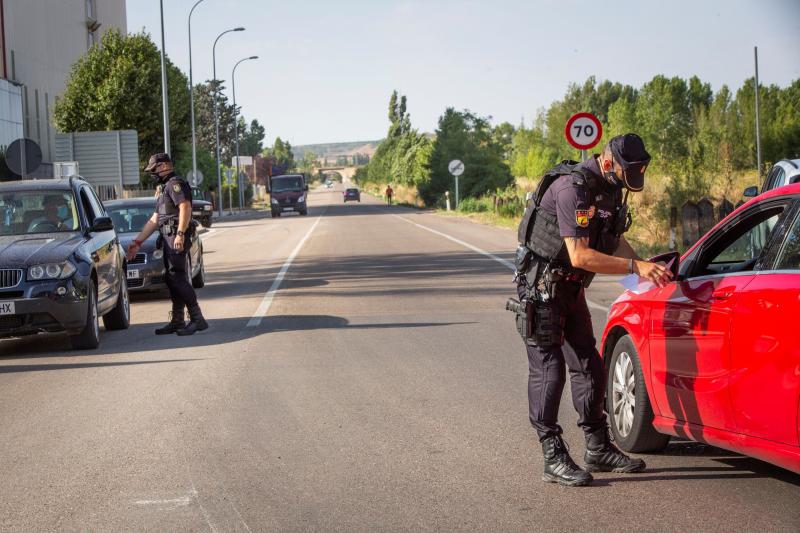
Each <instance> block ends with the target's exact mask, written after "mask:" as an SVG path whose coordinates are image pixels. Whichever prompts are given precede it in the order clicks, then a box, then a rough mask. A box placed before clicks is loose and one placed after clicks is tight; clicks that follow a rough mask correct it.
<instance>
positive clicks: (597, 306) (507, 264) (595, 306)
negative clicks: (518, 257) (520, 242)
mask: <svg viewBox="0 0 800 533" xmlns="http://www.w3.org/2000/svg"><path fill="white" fill-rule="evenodd" d="M392 216H393V217H397V218H399V219H400V220H404V221H406V222H408V223H409V224H413V225H414V226H416V227H418V228H420V229H424V230H425V231H430V232H431V233H435V234H436V235H439V236H440V237H444V238H445V239H448V240H450V241H453V242H454V243H456V244H460V245H461V246H463V247H465V248H468V249H470V250H472V251H473V252H476V253H479V254H481V255H484V256H486V257H488V258H490V259H493V260H495V261H497V262H498V263H500V264H501V265H503V266H505V267H507V268H509V269H510V270H511V271H512V272H513V271H515V270H516V267H515V266H514V264H513V263H511V261H506V260H505V259H503V258H502V257H498V256H496V255H494V254H490V253H489V252H487V251H486V250H481V249H480V248H478V247H477V246H474V245H472V244H470V243H468V242H464V241H462V240H461V239H457V238H455V237H453V236H452V235H448V234H447V233H442V232H441V231H438V230H435V229H433V228H429V227H428V226H423V225H422V224H417V223H416V222H414V221H413V220H408V219H407V218H405V217H401V216H400V215H395V214H392ZM586 303H587V305H588V306H589V307H591V308H592V309H597V310H598V311H603V312H604V313H608V311H609V308H608V307H605V306H603V305H600V304H599V303H596V302H593V301H591V300H589V299H587V300H586Z"/></svg>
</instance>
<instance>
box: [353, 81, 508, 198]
mask: <svg viewBox="0 0 800 533" xmlns="http://www.w3.org/2000/svg"><path fill="white" fill-rule="evenodd" d="M407 104H408V103H407V99H406V97H405V96H400V95H398V93H397V91H394V92H393V93H392V95H391V97H390V99H389V131H388V133H387V135H386V139H385V140H384V141H382V142H381V143H380V144H379V145H378V148H377V149H376V150H375V154H374V155H373V157H372V159H371V160H370V162H369V164H367V165H366V166H365V167H362V168H360V169H359V170H358V172H357V173H356V180H357V182H359V183H362V184H367V183H372V184H385V183H395V184H400V185H405V186H411V187H416V188H417V190H418V192H419V195H420V197H421V198H422V200H423V201H424V202H425V203H426V204H427V205H434V204H436V203H438V202H441V200H442V198H443V196H444V193H445V191H450V192H451V194H454V192H455V191H454V180H453V177H452V176H451V175H450V173H449V171H448V164H449V163H450V161H452V160H453V159H461V160H462V161H464V165H465V172H464V174H463V175H462V176H461V177H460V178H459V186H460V191H459V192H460V194H461V195H462V196H463V197H469V196H480V195H482V194H485V193H487V192H489V191H493V190H495V189H497V188H502V187H506V186H508V185H509V184H511V183H512V182H513V178H512V176H511V172H510V170H509V168H508V165H507V164H506V162H505V161H504V158H505V154H504V146H503V145H502V144H501V143H500V142H498V135H497V128H493V127H492V126H491V124H490V119H489V118H486V117H479V116H477V115H475V114H474V113H471V112H470V111H467V110H465V111H456V110H455V109H453V108H448V109H446V110H445V112H444V114H443V115H442V116H441V117H440V118H439V126H438V128H437V130H436V133H435V135H434V136H433V138H431V136H429V135H426V134H424V133H420V132H419V131H418V130H416V129H414V128H412V126H411V117H410V115H409V113H408V109H407Z"/></svg>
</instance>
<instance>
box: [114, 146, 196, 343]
mask: <svg viewBox="0 0 800 533" xmlns="http://www.w3.org/2000/svg"><path fill="white" fill-rule="evenodd" d="M144 171H145V172H148V173H150V174H151V175H152V176H153V177H154V178H155V179H156V180H157V181H158V183H159V193H158V201H157V203H156V212H155V213H153V216H152V217H150V220H148V221H147V224H145V226H144V228H142V231H141V232H140V233H139V235H137V236H136V239H135V240H134V241H133V242H132V243H131V245H130V246H129V247H128V260H129V261H130V260H131V259H132V258H133V257H134V256H135V255H136V252H137V251H138V250H139V248H140V247H141V246H142V243H143V242H144V241H145V240H147V238H148V237H149V236H150V235H151V234H152V233H153V232H155V231H156V230H158V231H159V232H160V233H161V235H160V237H159V241H160V243H161V245H162V246H163V247H164V270H165V275H164V281H165V282H166V284H167V287H168V288H169V296H170V299H171V300H172V316H171V319H170V321H169V323H168V324H167V325H166V326H164V327H161V328H158V329H157V330H156V335H168V334H171V333H177V334H178V335H181V336H184V335H193V334H194V333H196V332H198V331H203V330H205V329H208V323H207V322H206V320H205V319H204V318H203V313H202V312H201V311H200V305H198V303H197V295H196V294H195V292H194V288H193V287H192V284H191V282H190V281H189V278H190V276H189V273H188V272H187V268H188V264H189V262H188V259H187V258H188V256H189V249H190V248H191V246H192V239H191V237H192V232H194V231H195V224H194V222H193V221H192V192H191V187H190V186H189V184H188V183H187V182H186V181H185V180H184V179H183V178H181V177H180V176H178V175H177V174H175V171H174V170H173V166H172V159H171V158H170V156H169V154H155V155H152V156H150V161H149V162H148V164H147V167H145V169H144ZM184 309H188V311H189V323H188V324H187V323H186V322H185V315H184Z"/></svg>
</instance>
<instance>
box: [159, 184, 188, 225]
mask: <svg viewBox="0 0 800 533" xmlns="http://www.w3.org/2000/svg"><path fill="white" fill-rule="evenodd" d="M191 201H192V188H191V187H190V186H189V184H188V183H187V182H186V181H185V180H184V179H183V178H181V177H180V176H178V175H177V174H173V175H172V176H171V177H170V178H169V180H168V181H167V182H166V183H165V184H164V185H162V191H161V194H160V195H159V196H158V204H157V206H156V212H157V213H158V225H159V226H163V225H164V224H167V223H168V222H171V221H173V220H174V221H176V222H177V220H178V214H179V211H178V206H179V205H180V204H181V203H183V202H191Z"/></svg>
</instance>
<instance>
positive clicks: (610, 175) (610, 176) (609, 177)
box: [603, 170, 625, 189]
mask: <svg viewBox="0 0 800 533" xmlns="http://www.w3.org/2000/svg"><path fill="white" fill-rule="evenodd" d="M603 177H604V178H606V181H607V182H608V183H609V184H610V185H611V186H612V187H614V188H617V189H622V188H623V187H625V182H623V181H622V180H621V179H619V176H617V173H616V172H614V171H613V170H609V171H608V172H605V173H603Z"/></svg>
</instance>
